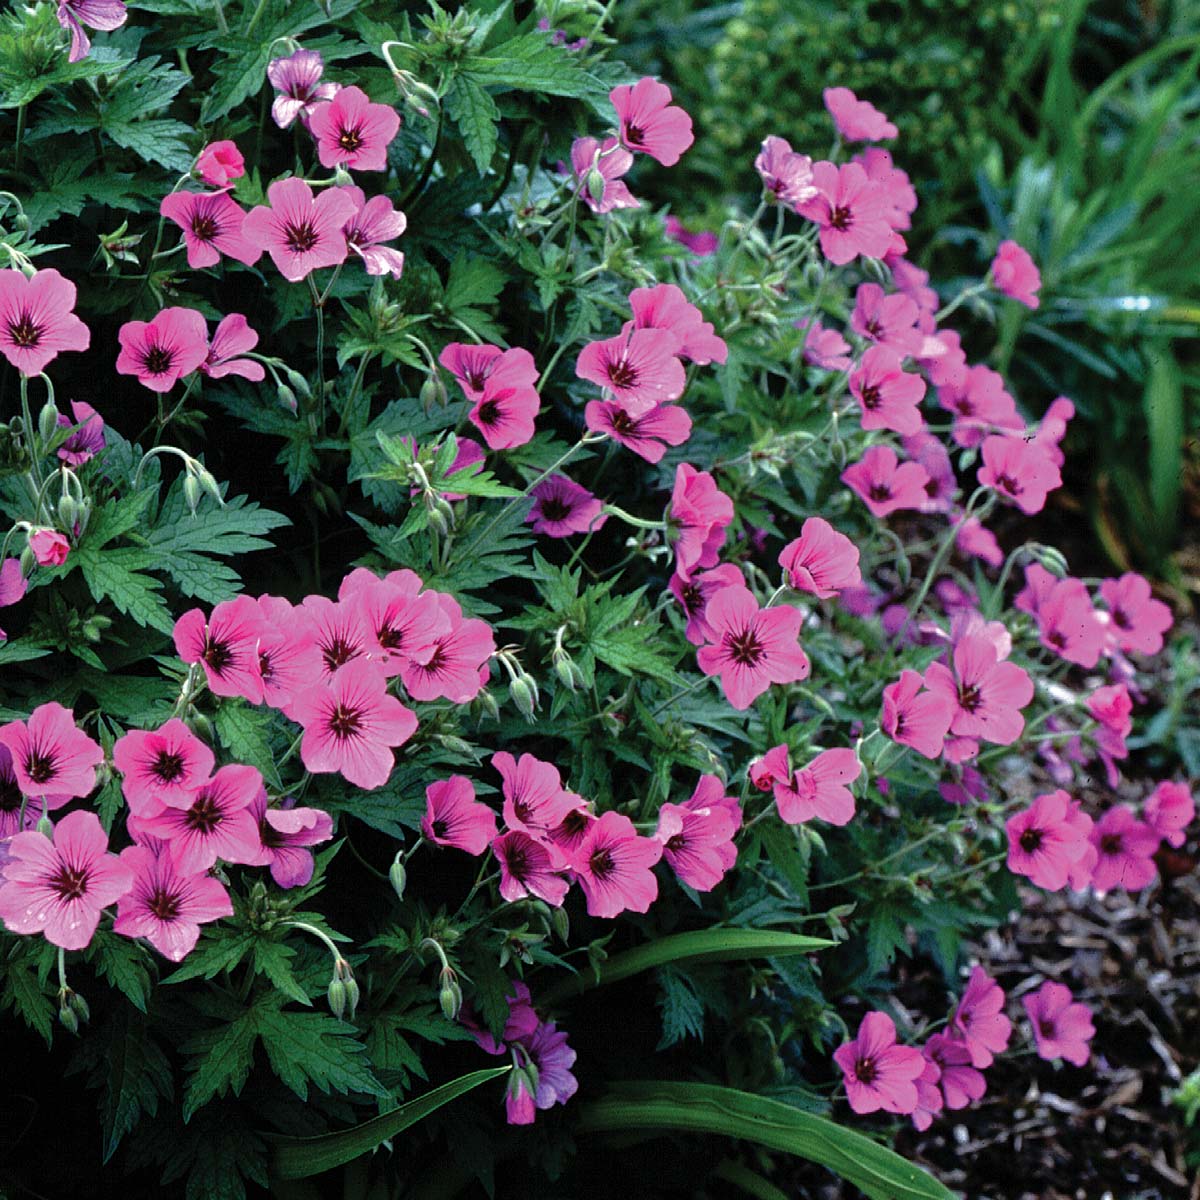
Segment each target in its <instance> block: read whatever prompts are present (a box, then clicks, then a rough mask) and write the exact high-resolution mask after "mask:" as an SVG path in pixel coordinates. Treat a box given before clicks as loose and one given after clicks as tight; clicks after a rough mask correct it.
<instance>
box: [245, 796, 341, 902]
mask: <svg viewBox="0 0 1200 1200" xmlns="http://www.w3.org/2000/svg"><path fill="white" fill-rule="evenodd" d="M250 815H251V816H252V817H253V818H254V819H255V820H256V821H257V822H258V840H259V842H260V843H261V846H262V852H261V854H262V858H263V859H264V860H265V861H266V863H267V864H268V865H269V866H270V868H271V878H272V879H273V880H275V882H276V883H277V884H278V885H279V886H280V887H281V888H293V887H303V886H304V885H305V884H306V883H308V881H309V880H310V879H312V876H313V855H312V850H311V849H310V848H309V847H311V846H316V845H319V844H320V843H321V842H327V841H329V839H330V838H331V837H333V818H332V817H331V816H330V815H329V814H328V813H327V812H324V811H322V810H321V809H319V808H300V807H296V806H293V805H291V804H290V802H288V801H284V803H283V804H281V805H280V806H279V807H278V808H272V807H270V806H269V804H268V800H267V790H266V788H261V789H260V790H259V792H258V795H257V796H255V798H254V800H253V801H252V802H251V804H250Z"/></svg>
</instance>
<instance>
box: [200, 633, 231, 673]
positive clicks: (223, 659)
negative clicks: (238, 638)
mask: <svg viewBox="0 0 1200 1200" xmlns="http://www.w3.org/2000/svg"><path fill="white" fill-rule="evenodd" d="M200 657H201V658H203V659H204V661H205V662H206V663H207V664H208V665H209V666H210V667H211V668H212V670H213V673H214V674H216V675H220V674H221V673H222V672H223V671H224V670H225V668H226V667H227V666H229V664H230V663H231V662H232V661H233V651H232V650H231V649H230V648H229V643H228V642H215V641H213V637H212V634H211V633H210V634H209V635H208V637H207V638H206V639H205V642H204V653H203V654H202V655H201V656H200Z"/></svg>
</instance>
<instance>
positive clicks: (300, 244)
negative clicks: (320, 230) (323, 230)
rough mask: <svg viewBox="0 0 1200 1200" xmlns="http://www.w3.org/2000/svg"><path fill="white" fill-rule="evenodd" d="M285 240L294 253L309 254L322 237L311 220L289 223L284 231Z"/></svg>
mask: <svg viewBox="0 0 1200 1200" xmlns="http://www.w3.org/2000/svg"><path fill="white" fill-rule="evenodd" d="M283 240H284V242H285V243H286V244H287V248H288V249H289V250H290V251H291V252H292V253H293V254H307V253H308V252H309V251H310V250H311V249H312V248H313V247H314V246H315V245H316V244H317V243H318V242H319V241H320V240H321V239H320V236H319V235H318V234H317V231H316V230H315V229H314V228H313V225H312V222H311V221H303V222H301V223H300V224H299V225H288V226H287V227H286V228H285V229H284V231H283Z"/></svg>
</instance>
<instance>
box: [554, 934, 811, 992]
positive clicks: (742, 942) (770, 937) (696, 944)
mask: <svg viewBox="0 0 1200 1200" xmlns="http://www.w3.org/2000/svg"><path fill="white" fill-rule="evenodd" d="M833 944H834V943H833V942H830V941H827V940H826V939H825V938H814V937H805V936H804V935H803V934H800V933H785V932H782V931H780V930H777V929H726V928H720V929H697V930H694V931H693V932H691V933H673V934H670V935H669V936H667V937H663V938H656V939H655V940H654V941H652V942H647V943H646V944H645V945H642V946H634V947H633V949H632V950H624V951H622V952H621V953H620V954H614V955H613V956H612V957H611V958H609V959H606V960H605V961H604V962H602V963H600V965H599V967H598V968H597V974H598V975H599V978H596V975H592V974H589V973H587V972H581V973H580V974H579V975H576V976H574V977H572V978H569V979H564V980H562V981H561V982H560V983H557V984H555V985H554V986H553V987H550V988H547V989H545V991H542V992H539V994H538V1003H539V1005H547V1006H548V1005H551V1004H556V1003H558V1002H559V1001H560V1000H565V999H566V998H567V997H568V996H574V995H577V994H578V993H580V992H582V991H586V990H587V989H588V988H589V987H596V986H599V985H601V984H605V983H616V982H617V981H618V980H619V979H627V978H628V977H629V976H630V975H636V974H637V973H638V972H639V971H648V970H649V969H650V968H651V967H663V966H666V965H667V964H668V963H675V962H732V961H734V960H735V959H740V958H779V957H783V956H785V955H789V954H811V953H813V951H814V950H823V949H825V948H826V947H827V946H832V945H833Z"/></svg>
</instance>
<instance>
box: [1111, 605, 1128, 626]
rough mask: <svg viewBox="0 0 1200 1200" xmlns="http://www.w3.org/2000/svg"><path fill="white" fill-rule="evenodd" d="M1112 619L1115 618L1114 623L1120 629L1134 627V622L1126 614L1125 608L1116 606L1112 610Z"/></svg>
mask: <svg viewBox="0 0 1200 1200" xmlns="http://www.w3.org/2000/svg"><path fill="white" fill-rule="evenodd" d="M1112 619H1113V624H1114V625H1115V626H1116V627H1117V628H1118V629H1131V628H1132V622H1131V621H1130V620H1129V618H1128V617H1127V616H1126V615H1125V612H1124V610H1123V609H1120V608H1114V609H1113V611H1112Z"/></svg>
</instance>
